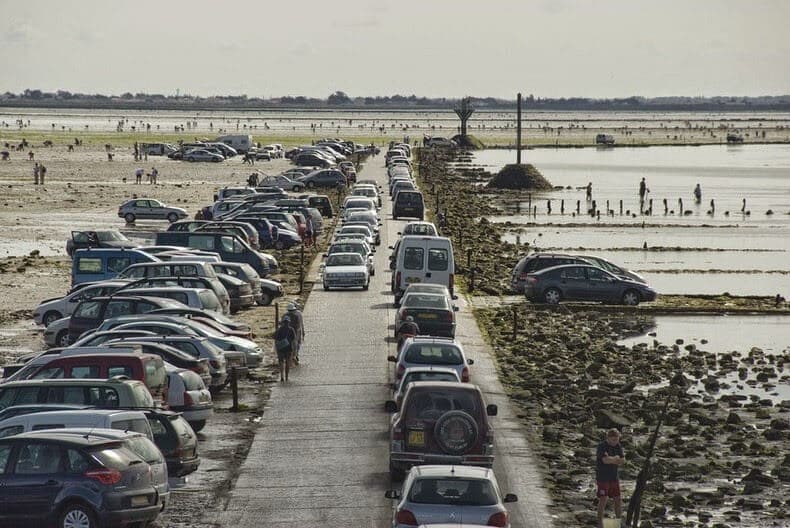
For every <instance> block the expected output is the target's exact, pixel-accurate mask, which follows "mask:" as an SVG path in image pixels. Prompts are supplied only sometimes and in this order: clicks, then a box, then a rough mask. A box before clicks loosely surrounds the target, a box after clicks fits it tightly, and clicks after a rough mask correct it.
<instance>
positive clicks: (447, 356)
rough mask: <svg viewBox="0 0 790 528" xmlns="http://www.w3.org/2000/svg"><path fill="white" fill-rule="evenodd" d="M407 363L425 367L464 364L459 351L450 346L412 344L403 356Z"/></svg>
mask: <svg viewBox="0 0 790 528" xmlns="http://www.w3.org/2000/svg"><path fill="white" fill-rule="evenodd" d="M404 358H405V360H406V362H408V363H419V364H427V365H460V364H462V363H463V362H464V360H463V357H462V356H461V351H460V350H458V349H457V348H456V347H454V346H451V345H437V344H419V343H416V344H414V343H412V345H411V346H409V348H408V350H406V355H405V356H404Z"/></svg>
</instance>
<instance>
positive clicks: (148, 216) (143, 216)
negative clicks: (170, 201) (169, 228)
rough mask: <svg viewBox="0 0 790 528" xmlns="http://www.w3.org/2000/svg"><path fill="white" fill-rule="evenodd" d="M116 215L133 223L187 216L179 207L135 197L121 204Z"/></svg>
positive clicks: (173, 219)
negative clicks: (138, 220)
mask: <svg viewBox="0 0 790 528" xmlns="http://www.w3.org/2000/svg"><path fill="white" fill-rule="evenodd" d="M118 216H119V217H120V218H123V219H124V220H126V223H127V224H133V223H134V221H135V220H137V219H140V220H167V221H168V222H170V223H173V222H175V221H177V220H181V219H183V218H186V217H187V216H189V214H187V212H186V211H184V210H183V209H181V208H180V207H171V206H169V205H165V204H163V203H162V202H160V201H159V200H154V199H153V198H135V199H134V200H128V201H126V202H124V203H123V204H121V206H120V207H119V208H118Z"/></svg>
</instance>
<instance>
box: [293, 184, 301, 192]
mask: <svg viewBox="0 0 790 528" xmlns="http://www.w3.org/2000/svg"><path fill="white" fill-rule="evenodd" d="M300 189H301V187H299V186H298V185H294V186H293V187H292V188H291V190H292V191H293V192H299V190H300Z"/></svg>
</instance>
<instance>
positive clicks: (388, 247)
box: [387, 233, 400, 249]
mask: <svg viewBox="0 0 790 528" xmlns="http://www.w3.org/2000/svg"><path fill="white" fill-rule="evenodd" d="M398 234H399V235H400V233H398ZM387 249H395V248H394V247H392V246H387Z"/></svg>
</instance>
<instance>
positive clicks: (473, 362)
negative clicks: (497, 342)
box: [466, 359, 475, 365]
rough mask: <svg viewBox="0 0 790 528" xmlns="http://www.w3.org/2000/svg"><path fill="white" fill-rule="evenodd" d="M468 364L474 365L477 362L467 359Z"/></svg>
mask: <svg viewBox="0 0 790 528" xmlns="http://www.w3.org/2000/svg"><path fill="white" fill-rule="evenodd" d="M466 364H467V365H474V364H475V360H474V359H467V360H466Z"/></svg>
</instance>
